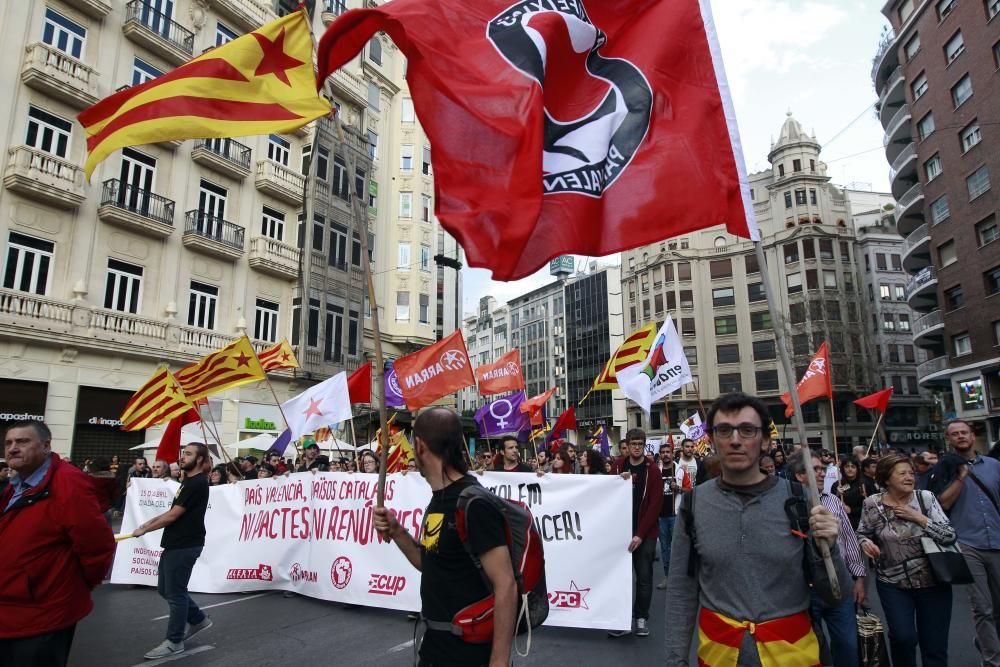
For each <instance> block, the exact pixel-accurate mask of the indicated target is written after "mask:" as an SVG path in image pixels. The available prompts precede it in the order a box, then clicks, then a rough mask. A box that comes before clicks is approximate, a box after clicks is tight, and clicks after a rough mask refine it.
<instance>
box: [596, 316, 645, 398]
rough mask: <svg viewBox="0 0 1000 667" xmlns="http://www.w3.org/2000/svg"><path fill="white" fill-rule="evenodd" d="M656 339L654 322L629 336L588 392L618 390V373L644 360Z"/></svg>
mask: <svg viewBox="0 0 1000 667" xmlns="http://www.w3.org/2000/svg"><path fill="white" fill-rule="evenodd" d="M655 339H656V322H650V323H649V324H647V325H646V326H644V327H643V328H641V329H639V330H638V331H634V332H632V333H631V334H629V337H628V338H626V339H625V342H624V343H622V344H621V345H619V346H618V349H617V350H615V353H614V354H613V355H611V358H610V359H608V363H607V364H605V366H604V370H603V371H601V374H600V375H598V376H597V379H596V380H594V384H593V385H592V386H591V387H590V391H597V390H599V389H618V375H617V374H618V371H620V370H621V369H623V368H627V367H629V366H631V365H632V364H637V363H639V362H640V361H645V360H646V355H647V354H649V348H650V347H652V345H653V340H655Z"/></svg>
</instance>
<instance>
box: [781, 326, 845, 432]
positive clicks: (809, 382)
mask: <svg viewBox="0 0 1000 667" xmlns="http://www.w3.org/2000/svg"><path fill="white" fill-rule="evenodd" d="M796 390H797V391H798V392H799V402H800V403H805V402H806V401H811V400H813V399H814V398H819V397H820V396H833V382H832V381H831V379H830V355H829V353H828V352H827V347H826V341H823V344H822V345H820V346H819V349H818V350H816V354H814V355H813V358H812V361H810V362H809V368H807V369H806V372H805V373H803V374H802V379H801V380H799V383H798V385H796ZM781 402H782V403H784V404H785V416H786V417H791V416H792V412H793V410H792V395H791V393H789V392H787V391H786V392H785V393H784V394H782V395H781Z"/></svg>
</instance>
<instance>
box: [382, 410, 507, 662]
mask: <svg viewBox="0 0 1000 667" xmlns="http://www.w3.org/2000/svg"><path fill="white" fill-rule="evenodd" d="M413 447H414V460H415V461H416V464H417V469H418V470H419V471H420V474H421V475H422V476H423V477H424V478H425V479H426V480H427V483H428V484H429V485H430V487H431V489H432V492H433V494H432V496H431V502H430V504H429V505H428V506H427V510H426V512H425V513H424V522H423V525H422V526H421V529H420V536H421V537H420V541H419V542H417V540H416V539H414V538H413V536H412V535H410V533H408V532H407V530H406V529H405V528H404V527H403V526H402V525H400V523H399V522H398V521H397V520H396V517H395V515H394V514H393V513H392V512H391V511H390V510H389V509H388V508H385V507H376V508H375V510H374V523H375V529H376V530H377V531H378V532H379V534H380V535H381V536H382V537H383V539H387V540H390V541H392V542H395V543H396V546H397V547H399V550H400V551H401V552H402V553H403V555H404V556H406V558H407V560H409V561H410V563H411V564H412V565H413V567H415V568H416V569H418V570H420V572H421V578H420V600H421V615H422V617H423V618H424V619H425V620H426V621H429V622H433V623H435V624H437V623H440V624H443V625H444V626H445V627H448V626H449V625H450V624H451V621H452V619H453V618H454V617H455V614H456V613H458V612H459V611H460V610H462V609H464V608H465V607H467V606H468V605H470V604H472V603H473V602H476V601H479V600H482V599H483V598H485V597H486V596H487V595H489V594H490V593H491V592H492V594H493V595H494V596H495V602H494V606H493V639H492V642H490V643H484V644H473V643H467V642H465V641H463V640H462V639H461V638H460V637H457V636H455V635H454V634H452V633H451V632H449V631H444V630H439V629H428V630H427V632H426V633H425V634H424V638H423V641H422V642H421V644H420V664H422V665H486V664H489V665H491V666H496V667H501V666H504V667H505V666H506V665H507V664H508V663H509V661H510V647H511V642H512V639H513V637H514V628H515V618H514V614H515V610H516V608H517V584H516V582H515V580H514V568H513V565H512V564H511V561H510V552H509V551H508V549H507V541H506V537H505V535H504V526H505V524H504V519H503V517H502V516H501V514H500V512H499V511H498V510H497V509H496V508H494V507H493V506H491V505H489V504H488V503H469V505H468V514H467V519H466V522H465V524H466V525H467V526H468V529H469V533H468V535H467V537H466V539H465V540H464V542H465V544H463V540H462V539H460V538H459V534H458V530H459V529H458V522H457V521H456V518H455V512H456V508H457V505H458V498H459V495H461V493H462V491H463V490H464V489H465V488H467V487H469V486H473V485H478V484H479V482H477V481H476V479H475V477H474V476H472V475H469V474H468V473H469V468H468V464H467V462H466V455H467V451H466V449H465V438H464V437H463V435H462V423H461V421H460V420H459V418H458V415H457V414H455V413H454V412H452V411H451V410H448V409H445V408H432V409H430V410H426V411H424V412H421V413H420V415H419V416H418V417H417V419H416V421H414V423H413ZM467 548H468V550H469V551H471V552H472V553H474V554H476V556H477V557H478V559H479V563H480V564H481V567H477V565H476V563H474V562H473V560H472V558H470V557H469V551H467V550H466V549H467Z"/></svg>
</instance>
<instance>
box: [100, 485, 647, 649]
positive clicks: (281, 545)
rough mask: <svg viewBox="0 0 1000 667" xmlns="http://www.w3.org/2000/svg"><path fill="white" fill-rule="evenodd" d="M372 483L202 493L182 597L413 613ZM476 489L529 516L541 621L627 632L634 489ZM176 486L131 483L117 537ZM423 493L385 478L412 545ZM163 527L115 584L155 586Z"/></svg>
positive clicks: (133, 553) (130, 545)
mask: <svg viewBox="0 0 1000 667" xmlns="http://www.w3.org/2000/svg"><path fill="white" fill-rule="evenodd" d="M377 478H378V476H377V475H368V474H348V473H316V474H311V473H299V474H295V475H289V476H287V477H272V478H270V479H261V480H254V481H247V482H239V483H237V484H226V485H223V486H214V487H211V490H210V498H209V507H208V512H207V513H206V515H205V528H206V532H207V536H206V540H205V549H204V551H203V552H202V554H201V557H200V558H199V559H198V562H197V564H196V565H195V568H194V572H193V573H192V575H191V583H190V586H189V589H190V590H191V591H192V592H199V593H233V592H238V591H259V590H269V589H275V590H288V591H295V592H296V593H300V594H302V595H307V596H310V597H315V598H321V599H324V600H332V601H336V602H344V603H350V604H359V605H367V606H372V607H382V608H385V609H400V610H407V611H416V610H419V609H420V573H419V572H418V571H417V570H416V569H415V568H414V567H413V566H412V565H411V564H410V563H409V561H407V560H406V558H404V557H403V555H402V553H401V552H400V551H399V549H397V548H396V547H395V546H391V547H390V546H387V545H386V544H384V543H383V542H382V540H381V538H380V537H379V536H378V534H377V533H376V532H375V529H374V527H373V525H372V508H373V507H374V504H375V490H376V483H377ZM479 480H480V482H481V483H482V484H483V486H485V487H487V488H489V489H490V490H492V491H493V492H494V493H496V494H497V495H499V496H501V497H503V498H510V499H512V500H519V501H521V502H523V503H525V504H526V505H528V506H529V507H530V509H531V513H532V516H533V517H534V520H535V524H536V526H537V528H538V532H539V534H540V535H541V537H542V539H543V540H544V543H545V573H546V584H547V587H548V592H549V607H550V612H549V618H548V620H547V621H546V625H555V626H564V627H574V628H598V629H607V630H615V629H628V628H629V627H631V606H632V602H631V597H632V596H631V595H630V594H629V593H630V591H631V589H632V559H631V556H630V555H629V553H628V544H629V540H630V538H631V535H630V533H631V530H630V528H631V521H630V517H631V504H632V485H631V482H629V481H626V480H623V479H622V478H621V477H619V476H617V475H611V476H603V475H552V474H548V475H545V476H543V477H539V476H537V475H535V474H533V473H493V472H488V473H486V474H484V475H482V476H480V477H479ZM178 489H179V485H178V484H177V483H176V482H171V481H164V480H155V479H141V478H134V479H133V480H132V485H131V487H130V488H129V492H128V496H127V498H126V504H125V517H124V519H123V522H122V533H123V534H128V533H129V532H131V530H132V529H133V528H135V527H136V526H138V525H139V524H141V523H144V522H146V521H148V520H150V519H152V518H153V517H155V516H157V515H159V514H161V513H163V512H166V511H167V510H168V509H169V508H170V504H171V502H172V501H173V498H174V495H175V493H176V492H177V490H178ZM430 495H431V490H430V487H429V486H428V485H427V482H425V481H424V479H423V478H422V477H421V476H420V475H419V474H414V473H410V474H408V475H401V474H396V475H390V476H389V477H388V480H387V482H386V502H385V504H386V507H388V508H389V509H390V510H392V511H393V512H394V513H395V514H396V517H397V518H398V519H399V521H400V523H401V524H402V525H403V526H404V527H405V528H406V529H407V530H408V531H409V532H410V534H411V535H413V536H414V538H415V539H417V540H418V541H419V539H420V528H421V524H422V521H423V516H424V508H425V507H426V506H427V504H428V503H429V502H430ZM161 536H162V531H157V532H155V533H150V534H147V535H143V536H142V537H139V538H134V539H128V540H124V541H122V542H121V543H119V545H118V551H117V553H116V554H115V564H114V569H113V570H112V573H111V583H115V584H142V585H147V586H155V585H156V580H157V572H158V565H159V556H160V551H161V549H160V537H161Z"/></svg>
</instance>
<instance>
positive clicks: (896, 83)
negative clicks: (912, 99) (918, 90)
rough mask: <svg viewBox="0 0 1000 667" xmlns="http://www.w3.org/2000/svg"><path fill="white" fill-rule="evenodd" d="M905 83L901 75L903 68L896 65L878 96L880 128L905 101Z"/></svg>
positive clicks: (883, 127)
mask: <svg viewBox="0 0 1000 667" xmlns="http://www.w3.org/2000/svg"><path fill="white" fill-rule="evenodd" d="M905 83H906V79H905V78H904V77H903V68H902V67H897V68H896V69H894V70H893V71H892V74H890V75H889V80H888V82H887V83H886V84H885V88H883V89H882V94H881V95H879V98H878V110H879V120H880V121H881V122H882V129H885V123H886V121H888V120H889V117H890V116H891V115H892V114H893V112H894V111H895V110H896V109H898V108H899V105H900V104H903V103H904V102H906V86H905V85H904V84H905Z"/></svg>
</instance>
